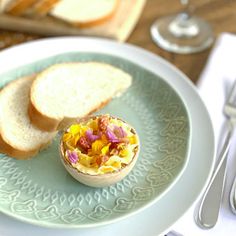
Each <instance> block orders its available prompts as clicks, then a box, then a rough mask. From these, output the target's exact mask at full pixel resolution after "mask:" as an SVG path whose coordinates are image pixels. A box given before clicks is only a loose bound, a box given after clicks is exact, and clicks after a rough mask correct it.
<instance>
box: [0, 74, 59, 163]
mask: <svg viewBox="0 0 236 236" xmlns="http://www.w3.org/2000/svg"><path fill="white" fill-rule="evenodd" d="M33 80H34V76H27V77H22V78H19V79H17V80H15V81H13V82H10V83H9V84H7V85H6V86H5V87H4V88H3V89H2V90H1V91H0V152H1V153H5V154H7V155H9V156H11V157H15V158H17V159H27V158H29V157H32V156H34V155H35V154H37V152H38V151H39V150H40V149H42V148H44V147H46V146H47V145H48V144H49V143H50V142H51V140H52V139H53V138H54V136H55V135H56V132H44V131H41V130H39V129H37V128H35V127H34V126H33V125H32V124H31V122H30V119H29V117H28V105H29V92H30V87H31V84H32V82H33Z"/></svg>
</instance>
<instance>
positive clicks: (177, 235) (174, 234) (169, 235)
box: [165, 231, 183, 236]
mask: <svg viewBox="0 0 236 236" xmlns="http://www.w3.org/2000/svg"><path fill="white" fill-rule="evenodd" d="M165 236H183V235H182V234H180V233H178V232H176V231H170V232H168V233H167V234H165Z"/></svg>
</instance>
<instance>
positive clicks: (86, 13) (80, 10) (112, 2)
mask: <svg viewBox="0 0 236 236" xmlns="http://www.w3.org/2000/svg"><path fill="white" fill-rule="evenodd" d="M118 3H119V0H90V1H87V0H61V1H60V2H59V3H58V4H56V6H55V7H54V8H53V9H52V10H51V11H50V14H51V15H52V16H53V17H56V18H58V19H60V20H63V21H66V22H68V23H70V24H73V25H75V26H79V27H91V26H95V25H98V24H101V23H103V22H105V21H107V20H109V19H110V18H111V17H112V16H113V15H114V13H115V12H116V10H117V7H118Z"/></svg>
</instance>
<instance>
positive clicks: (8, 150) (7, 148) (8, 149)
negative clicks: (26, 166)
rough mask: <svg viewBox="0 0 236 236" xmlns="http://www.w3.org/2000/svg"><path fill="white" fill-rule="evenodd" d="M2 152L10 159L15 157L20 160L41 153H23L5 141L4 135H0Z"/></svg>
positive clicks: (0, 150)
mask: <svg viewBox="0 0 236 236" xmlns="http://www.w3.org/2000/svg"><path fill="white" fill-rule="evenodd" d="M0 152H1V153H5V154H7V155H8V156H10V157H14V158H16V159H18V160H25V159H29V158H31V157H33V156H34V155H36V154H37V153H38V152H39V149H38V148H37V149H35V150H30V151H22V150H19V149H15V148H13V147H12V146H11V145H9V144H8V143H7V142H5V141H4V139H3V138H2V135H1V134H0Z"/></svg>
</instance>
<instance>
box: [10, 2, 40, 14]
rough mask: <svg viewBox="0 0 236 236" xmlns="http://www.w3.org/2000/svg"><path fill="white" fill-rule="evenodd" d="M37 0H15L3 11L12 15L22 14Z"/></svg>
mask: <svg viewBox="0 0 236 236" xmlns="http://www.w3.org/2000/svg"><path fill="white" fill-rule="evenodd" d="M36 2H37V0H15V1H13V2H12V3H11V4H9V5H8V6H7V7H6V10H5V12H6V13H9V14H11V15H14V16H20V15H22V14H24V13H25V12H26V11H27V10H28V9H29V8H30V7H31V6H32V5H33V4H34V3H36Z"/></svg>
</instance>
